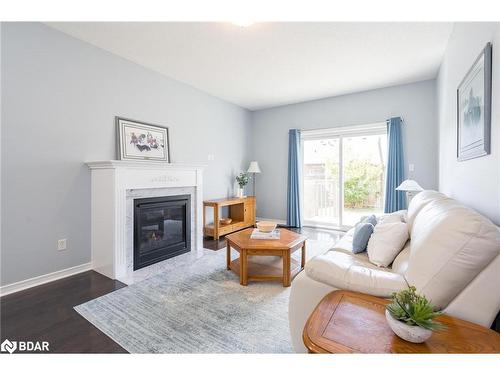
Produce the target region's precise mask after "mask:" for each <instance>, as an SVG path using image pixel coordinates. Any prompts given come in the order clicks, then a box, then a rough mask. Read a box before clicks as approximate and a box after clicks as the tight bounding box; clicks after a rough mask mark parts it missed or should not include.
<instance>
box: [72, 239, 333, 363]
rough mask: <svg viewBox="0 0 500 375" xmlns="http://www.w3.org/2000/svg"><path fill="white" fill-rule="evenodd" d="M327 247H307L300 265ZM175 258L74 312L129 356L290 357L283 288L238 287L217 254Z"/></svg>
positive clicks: (273, 285) (317, 243)
mask: <svg viewBox="0 0 500 375" xmlns="http://www.w3.org/2000/svg"><path fill="white" fill-rule="evenodd" d="M329 245H330V244H328V243H325V242H320V241H315V240H309V241H308V258H310V257H312V256H314V255H315V254H318V253H320V252H323V251H325V250H326V249H327V248H328V246H329ZM297 254H298V252H297V253H296V254H294V255H297ZM185 255H186V254H185ZM177 258H178V259H177ZM177 258H174V259H175V261H173V262H172V269H171V270H169V271H166V272H163V273H160V274H158V275H155V276H153V277H151V278H149V279H147V280H144V281H141V282H139V283H136V284H133V285H130V286H127V287H125V288H122V289H119V290H117V291H114V292H112V293H109V294H107V295H104V296H102V297H99V298H97V299H94V300H92V301H89V302H86V303H84V304H82V305H79V306H76V307H75V310H76V311H77V312H78V313H80V314H81V315H82V316H83V317H84V318H85V319H87V320H88V321H89V322H91V323H92V324H93V325H94V326H96V327H97V328H98V329H100V330H101V331H102V332H104V333H105V334H106V335H108V336H109V337H111V338H112V339H113V340H114V341H116V342H117V343H118V344H119V345H121V346H122V347H123V348H124V349H125V350H127V351H129V352H131V353H291V352H292V346H291V338H290V331H289V327H288V297H289V293H290V288H283V287H282V286H281V284H280V283H271V282H253V283H249V285H248V286H246V287H244V286H241V285H240V284H239V282H238V278H237V276H236V275H235V274H233V272H231V271H227V270H226V269H225V264H226V263H225V251H224V250H221V251H216V252H214V251H206V254H205V255H204V256H203V257H201V258H199V259H196V260H194V261H193V260H191V259H187V258H186V257H184V258H182V256H181V257H177Z"/></svg>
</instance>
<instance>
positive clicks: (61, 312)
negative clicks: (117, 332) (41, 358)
mask: <svg viewBox="0 0 500 375" xmlns="http://www.w3.org/2000/svg"><path fill="white" fill-rule="evenodd" d="M124 286H126V285H125V284H123V283H121V282H119V281H115V280H111V279H109V278H108V277H106V276H103V275H101V274H99V273H97V272H95V271H88V272H83V273H80V274H78V275H75V276H70V277H67V278H65V279H61V280H57V281H54V282H51V283H48V284H44V285H41V286H37V287H34V288H31V289H27V290H23V291H21V292H17V293H13V294H10V295H7V296H5V297H2V298H0V312H1V315H0V318H1V330H0V337H1V340H0V341H1V342H3V340H4V339H9V340H16V341H48V342H49V350H50V353H126V350H125V349H123V348H122V347H121V346H120V345H118V344H117V343H116V342H114V341H113V340H111V339H110V338H109V337H108V336H106V335H105V334H104V333H102V332H101V331H99V330H98V329H97V328H95V327H94V326H93V325H92V324H90V323H89V322H88V321H87V320H86V319H84V318H83V317H81V316H80V314H78V313H77V312H76V311H75V310H74V309H73V306H77V305H79V304H82V303H84V302H87V301H90V300H92V299H94V298H97V297H100V296H102V295H104V294H107V293H109V292H112V291H113V290H117V289H120V288H122V287H124Z"/></svg>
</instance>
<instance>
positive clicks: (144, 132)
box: [115, 117, 170, 163]
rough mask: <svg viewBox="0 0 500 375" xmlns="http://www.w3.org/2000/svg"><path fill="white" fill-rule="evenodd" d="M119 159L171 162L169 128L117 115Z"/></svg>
mask: <svg viewBox="0 0 500 375" xmlns="http://www.w3.org/2000/svg"><path fill="white" fill-rule="evenodd" d="M115 121H116V132H117V153H118V159H119V160H149V161H165V162H167V163H170V147H169V139H168V128H167V127H165V126H161V125H154V124H148V123H146V122H141V121H135V120H130V119H126V118H122V117H116V118H115Z"/></svg>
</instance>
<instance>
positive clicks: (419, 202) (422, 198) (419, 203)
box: [406, 190, 450, 237]
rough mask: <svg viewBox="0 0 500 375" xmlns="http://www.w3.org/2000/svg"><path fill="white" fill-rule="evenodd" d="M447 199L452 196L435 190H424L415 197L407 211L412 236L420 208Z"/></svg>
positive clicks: (407, 220)
mask: <svg viewBox="0 0 500 375" xmlns="http://www.w3.org/2000/svg"><path fill="white" fill-rule="evenodd" d="M446 199H450V198H448V197H447V196H446V195H444V194H442V193H439V192H437V191H434V190H424V191H421V192H420V193H418V194H417V195H415V196H414V197H413V199H412V200H411V202H410V205H409V206H408V211H407V213H406V223H407V224H408V229H409V231H410V237H411V230H412V227H413V221H414V220H415V218H416V217H417V215H418V213H419V212H420V210H421V209H422V208H424V207H425V206H426V205H427V204H429V203H430V202H436V201H439V200H446Z"/></svg>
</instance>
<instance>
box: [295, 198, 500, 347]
mask: <svg viewBox="0 0 500 375" xmlns="http://www.w3.org/2000/svg"><path fill="white" fill-rule="evenodd" d="M405 220H406V223H407V225H408V231H409V234H410V240H409V241H408V242H407V243H406V245H405V247H404V248H403V250H402V251H401V253H399V255H398V256H397V257H396V259H395V260H394V262H393V263H392V265H391V267H390V268H380V267H377V266H375V265H374V264H372V263H370V261H369V259H368V256H367V254H366V252H364V253H361V254H354V253H353V252H352V234H353V230H350V231H349V232H347V233H346V235H345V236H344V237H343V238H342V239H341V240H340V241H339V242H338V243H337V244H336V245H335V246H334V247H333V248H332V249H330V250H328V251H327V252H326V253H324V254H322V255H319V256H317V257H315V258H313V259H312V260H310V261H309V262H308V263H307V264H306V267H305V270H304V271H303V272H301V273H300V274H299V275H297V277H296V278H295V279H294V281H293V283H292V289H291V294H290V304H289V320H290V331H291V335H292V342H293V346H294V349H295V350H296V351H297V352H306V348H305V347H304V344H303V342H302V332H303V329H304V325H305V323H306V321H307V319H308V317H309V315H310V314H311V312H312V311H313V310H314V308H315V307H316V305H317V304H318V303H319V301H320V300H321V299H322V298H323V297H324V296H325V295H326V294H327V293H329V292H331V291H333V290H337V289H346V290H352V291H357V292H362V293H367V294H371V295H374V296H379V297H385V298H386V297H390V295H391V293H392V292H395V291H398V290H400V289H402V288H405V287H406V282H405V280H404V277H405V278H406V279H407V280H408V282H409V283H410V284H411V285H415V286H416V287H417V289H418V290H419V291H420V292H421V293H423V294H424V295H425V296H427V297H428V298H429V299H430V300H431V301H432V302H433V303H434V304H435V305H436V306H438V307H439V308H441V309H444V311H445V312H446V313H447V314H450V315H453V316H455V317H458V318H462V319H465V320H468V321H471V322H474V323H477V324H480V325H482V326H485V327H490V326H491V323H492V322H493V320H494V319H495V316H496V314H497V313H498V311H499V310H500V255H499V254H500V228H498V227H497V226H495V225H494V224H493V223H492V222H491V221H490V220H488V219H487V218H485V217H484V216H481V215H480V214H479V213H477V212H476V211H474V210H472V209H470V208H467V207H465V206H463V205H462V204H460V203H459V202H458V201H456V200H454V199H451V198H449V197H447V196H445V195H444V194H441V193H438V192H435V191H431V190H427V191H423V192H421V193H419V194H417V195H416V196H415V197H414V198H413V199H412V201H411V203H410V206H409V208H408V211H407V213H406V218H405ZM403 276H404V277H403Z"/></svg>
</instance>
